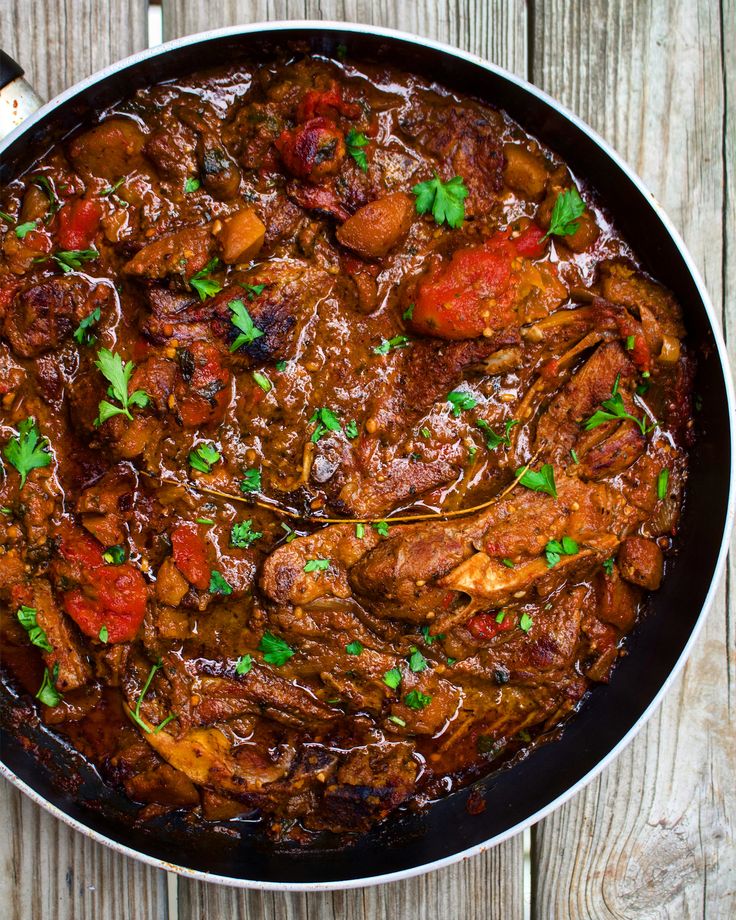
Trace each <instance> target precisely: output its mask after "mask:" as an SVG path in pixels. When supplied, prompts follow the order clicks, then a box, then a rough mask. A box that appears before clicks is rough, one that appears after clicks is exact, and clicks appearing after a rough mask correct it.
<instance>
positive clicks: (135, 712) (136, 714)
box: [125, 658, 177, 735]
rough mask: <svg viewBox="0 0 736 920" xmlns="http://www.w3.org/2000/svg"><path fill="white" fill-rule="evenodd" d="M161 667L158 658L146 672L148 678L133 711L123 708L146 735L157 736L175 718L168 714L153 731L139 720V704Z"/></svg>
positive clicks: (172, 714)
mask: <svg viewBox="0 0 736 920" xmlns="http://www.w3.org/2000/svg"><path fill="white" fill-rule="evenodd" d="M162 667H163V663H162V661H161V659H160V658H159V660H158V661H157V662H156V664H154V665H151V670H150V671H149V672H148V677H147V678H146V682H145V684H143V689H142V690H141V693H140V696H139V697H138V700H137V702H136V704H135V709H128V707H127V706H126V707H125V708H126V710H127V712H128V715H129V716H130V718H131V719H132V720H133V721H134V722H135V723H136V725H138V726H139V727H140V728H142V729H143V731H144V732H145V733H146V734H147V735H150V734H154V735H157V734H158V733H159V732H160V731H161V729H162V728H163V727H164V726H165V725H168V724H169V722H171V720H172V719H176V718H177V715H176V713H174V712H170V713H169V714H168V715H167V716H166V718H165V719H164V720H163V722H161V723H160V724H159V725H157V726H156V727H155V728H153V729H151V728H149V726H148V725H147V723H146V722H144V721H143V719H142V718H141V703H142V702H143V700H144V699H145V696H146V694H147V693H148V688H149V687H150V686H151V681H152V680H153V678H154V677H155V676H156V672H157V671H160V670H161V668H162Z"/></svg>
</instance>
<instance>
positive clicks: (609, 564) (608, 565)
mask: <svg viewBox="0 0 736 920" xmlns="http://www.w3.org/2000/svg"><path fill="white" fill-rule="evenodd" d="M603 571H604V572H605V573H606V575H613V558H610V559H604V560H603Z"/></svg>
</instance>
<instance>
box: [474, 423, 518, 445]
mask: <svg viewBox="0 0 736 920" xmlns="http://www.w3.org/2000/svg"><path fill="white" fill-rule="evenodd" d="M519 424H521V423H520V422H518V421H517V420H516V419H515V418H510V419H508V420H507V421H506V422H504V426H503V429H504V431H503V434H496V432H495V431H493V429H492V428H491V426H490V425H489V424H488V422H487V421H485V419H482V418H479V419H478V421H477V422H476V425H477V426H478V427H479V428H480V430H481V431H482V432H483V436H484V437H485V441H486V447H487V448H488V450H496V448H497V447H500V446H501V445H502V444H503V445H505V446H506V447H511V435H510V432H511V429H512V428H513V427H514V425H519Z"/></svg>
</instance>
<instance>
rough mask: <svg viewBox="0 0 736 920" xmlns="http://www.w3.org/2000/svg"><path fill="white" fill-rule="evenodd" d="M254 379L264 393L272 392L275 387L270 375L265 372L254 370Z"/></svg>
mask: <svg viewBox="0 0 736 920" xmlns="http://www.w3.org/2000/svg"><path fill="white" fill-rule="evenodd" d="M253 379H254V380H255V382H256V383H257V384H258V386H259V387H260V388H261V389H262V390H263V392H264V393H270V392H271V390H272V389H273V384H272V383H271V381H270V380H269V379H268V377H266V375H265V374H262V373H261V372H260V371H253Z"/></svg>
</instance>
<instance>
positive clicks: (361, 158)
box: [345, 128, 369, 172]
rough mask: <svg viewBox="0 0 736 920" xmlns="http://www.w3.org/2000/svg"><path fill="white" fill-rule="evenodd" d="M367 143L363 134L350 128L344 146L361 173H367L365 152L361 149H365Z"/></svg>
mask: <svg viewBox="0 0 736 920" xmlns="http://www.w3.org/2000/svg"><path fill="white" fill-rule="evenodd" d="M368 143H369V141H368V138H367V137H366V136H365V134H363V133H362V132H360V131H356V130H355V128H351V129H350V130H349V131H348V134H347V137H346V138H345V146H346V148H347V151H348V153H349V154H350V156H351V157H352V158H353V159H354V160H355V162H356V163H357V164H358V166H359V167H360V168H361V169H362V170H363V172H368V158H367V157H366V155H365V150H363V149H362V148H363V147H367V146H368Z"/></svg>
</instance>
